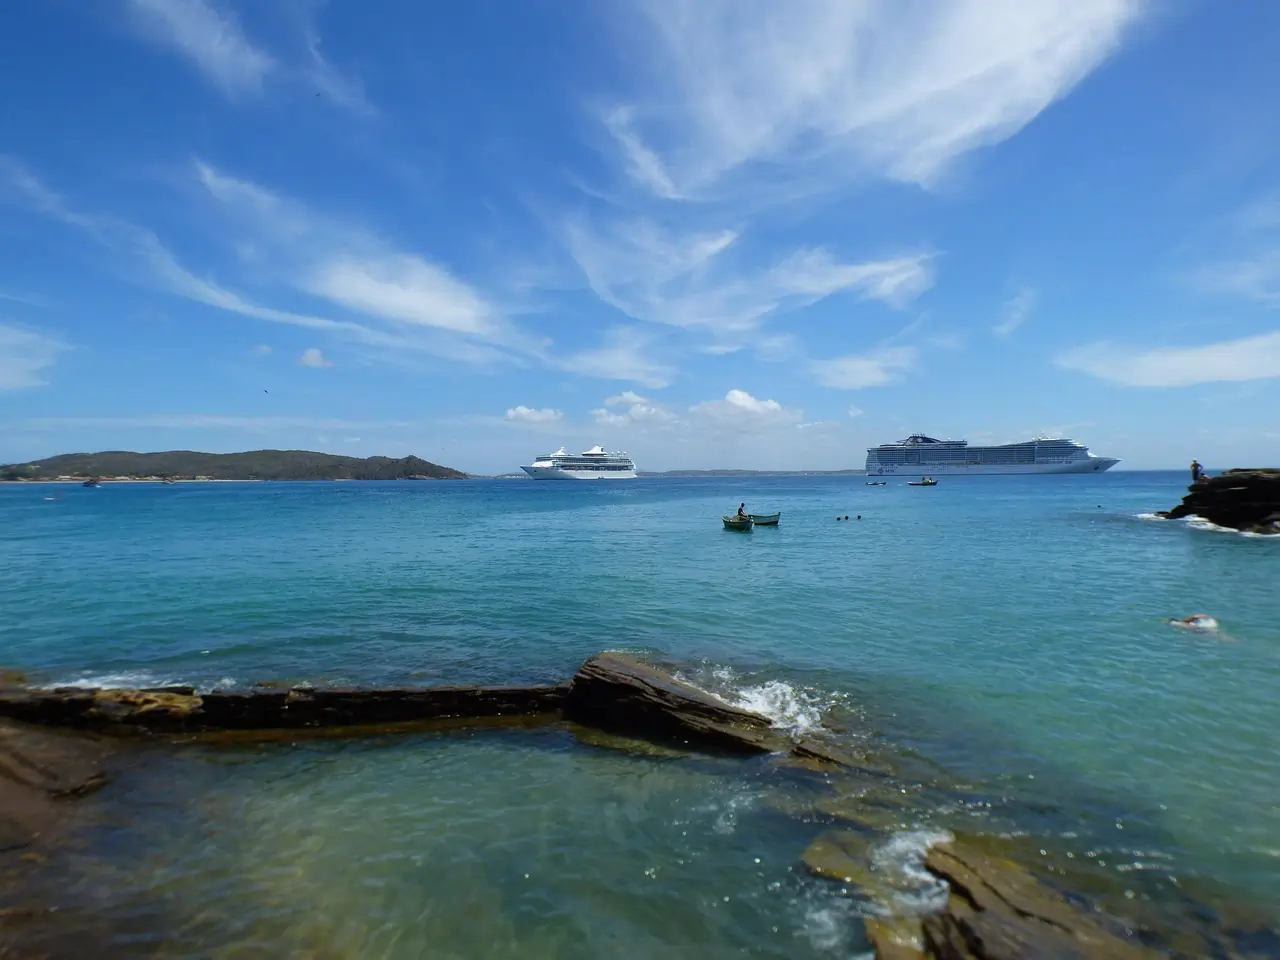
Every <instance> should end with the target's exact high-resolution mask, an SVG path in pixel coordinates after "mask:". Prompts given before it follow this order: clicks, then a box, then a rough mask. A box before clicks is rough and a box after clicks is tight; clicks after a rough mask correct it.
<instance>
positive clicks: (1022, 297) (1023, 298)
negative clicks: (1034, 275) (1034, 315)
mask: <svg viewBox="0 0 1280 960" xmlns="http://www.w3.org/2000/svg"><path fill="white" fill-rule="evenodd" d="M1035 308H1036V292H1035V291H1034V290H1032V289H1031V288H1030V287H1023V288H1022V289H1021V290H1019V291H1018V292H1017V293H1015V294H1014V295H1013V296H1012V297H1010V298H1009V299H1008V300H1006V301H1005V302H1004V304H1003V306H1002V308H1001V318H1000V322H999V323H997V324H996V325H995V326H994V327H992V328H991V332H992V333H994V334H995V335H996V336H997V337H1008V336H1010V335H1012V334H1013V331H1015V330H1017V329H1018V328H1019V327H1020V326H1022V325H1023V323H1025V322H1026V320H1027V317H1029V316H1031V311H1032V310H1034V309H1035Z"/></svg>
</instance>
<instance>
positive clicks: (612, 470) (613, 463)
mask: <svg viewBox="0 0 1280 960" xmlns="http://www.w3.org/2000/svg"><path fill="white" fill-rule="evenodd" d="M520 469H521V470H523V471H524V472H525V473H527V474H528V475H529V476H531V477H533V478H534V479H536V480H634V479H635V476H636V465H635V464H634V463H632V461H631V458H630V457H628V456H627V455H626V454H625V453H606V452H605V449H604V447H602V446H600V445H599V444H597V445H596V446H594V447H592V448H591V449H590V450H584V451H583V452H582V453H579V454H571V453H565V452H564V447H561V448H560V449H559V450H557V451H556V452H555V453H544V454H543V455H542V456H540V457H537V458H536V459H535V460H534V461H533V463H531V464H529V466H527V467H521V468H520Z"/></svg>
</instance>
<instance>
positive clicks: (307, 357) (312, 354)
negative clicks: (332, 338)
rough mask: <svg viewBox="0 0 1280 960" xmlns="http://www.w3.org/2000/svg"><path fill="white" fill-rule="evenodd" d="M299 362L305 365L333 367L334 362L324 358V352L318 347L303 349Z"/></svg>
mask: <svg viewBox="0 0 1280 960" xmlns="http://www.w3.org/2000/svg"><path fill="white" fill-rule="evenodd" d="M298 362H299V363H300V364H302V365H303V366H304V367H316V368H319V367H332V366H333V364H332V363H330V362H329V361H328V360H326V359H325V358H324V354H323V353H321V352H320V350H319V349H318V348H316V347H307V349H305V350H303V351H302V356H300V357H299V358H298Z"/></svg>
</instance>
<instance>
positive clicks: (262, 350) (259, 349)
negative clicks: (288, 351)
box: [252, 343, 271, 357]
mask: <svg viewBox="0 0 1280 960" xmlns="http://www.w3.org/2000/svg"><path fill="white" fill-rule="evenodd" d="M252 352H253V353H255V354H257V355H258V356H260V357H265V356H266V355H267V354H269V353H270V352H271V347H270V346H269V345H268V344H265V343H260V344H258V345H257V346H256V347H254V348H253V351H252Z"/></svg>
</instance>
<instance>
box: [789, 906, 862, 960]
mask: <svg viewBox="0 0 1280 960" xmlns="http://www.w3.org/2000/svg"><path fill="white" fill-rule="evenodd" d="M861 927H862V918H861V916H860V915H859V914H858V911H857V907H856V905H855V904H854V903H853V901H851V900H846V899H845V898H843V897H841V898H840V899H835V898H833V897H824V898H823V899H822V900H821V901H819V902H816V903H809V904H806V905H805V908H804V918H803V920H802V929H803V930H804V935H805V937H807V938H808V940H809V944H810V945H811V946H812V947H813V949H814V950H816V951H818V952H819V953H833V954H834V953H837V952H838V953H845V952H846V951H847V950H848V949H849V947H850V944H852V943H854V942H856V941H857V939H858V938H857V931H858V930H859V929H860V928H861ZM868 956H870V955H869V954H868Z"/></svg>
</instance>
